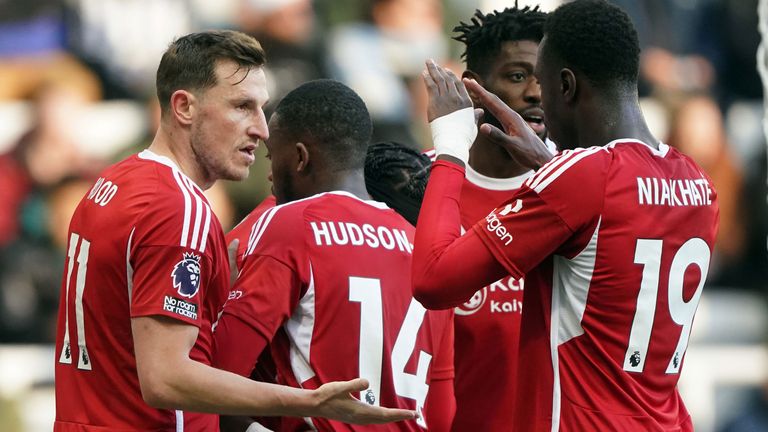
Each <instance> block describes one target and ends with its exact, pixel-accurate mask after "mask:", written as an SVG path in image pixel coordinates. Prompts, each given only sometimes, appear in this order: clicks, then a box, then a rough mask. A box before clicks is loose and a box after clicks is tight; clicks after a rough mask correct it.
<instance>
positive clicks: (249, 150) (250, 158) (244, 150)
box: [238, 143, 259, 165]
mask: <svg viewBox="0 0 768 432" xmlns="http://www.w3.org/2000/svg"><path fill="white" fill-rule="evenodd" d="M258 147H259V146H258V145H257V144H254V143H251V144H248V145H245V146H243V147H240V148H239V149H238V151H239V152H240V154H242V155H244V156H245V160H246V161H247V162H248V165H251V164H252V163H253V162H254V161H255V160H256V156H255V155H254V152H255V151H256V149H257V148H258Z"/></svg>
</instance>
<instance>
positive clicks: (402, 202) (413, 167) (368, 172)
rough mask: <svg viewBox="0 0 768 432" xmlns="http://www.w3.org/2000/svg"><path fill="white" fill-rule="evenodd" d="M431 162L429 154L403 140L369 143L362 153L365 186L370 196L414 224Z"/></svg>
mask: <svg viewBox="0 0 768 432" xmlns="http://www.w3.org/2000/svg"><path fill="white" fill-rule="evenodd" d="M431 165H432V162H431V161H430V159H429V157H427V156H426V155H424V154H422V153H419V152H417V151H415V150H413V149H411V148H409V147H406V146H405V145H403V144H398V143H396V142H391V141H387V142H381V143H377V144H372V145H371V146H369V147H368V153H367V154H366V157H365V187H366V189H368V193H369V194H370V195H371V197H372V198H373V199H375V200H376V201H381V202H384V203H386V204H387V205H389V207H391V208H392V209H394V210H395V211H397V212H398V213H400V214H401V215H402V216H403V217H404V218H405V219H406V220H408V221H409V222H411V224H413V225H416V219H418V211H419V208H420V207H421V201H422V199H423V198H424V191H425V190H426V188H427V180H429V170H430V167H431Z"/></svg>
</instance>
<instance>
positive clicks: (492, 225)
mask: <svg viewBox="0 0 768 432" xmlns="http://www.w3.org/2000/svg"><path fill="white" fill-rule="evenodd" d="M485 221H486V222H488V224H487V225H486V228H487V229H488V231H490V232H492V233H493V234H495V235H496V237H498V238H499V239H500V240H501V241H503V242H505V243H504V246H509V244H510V243H512V234H510V233H508V232H507V228H506V227H504V225H502V224H501V221H500V220H499V218H498V216H496V213H495V212H491V214H489V215H488V216H486V217H485Z"/></svg>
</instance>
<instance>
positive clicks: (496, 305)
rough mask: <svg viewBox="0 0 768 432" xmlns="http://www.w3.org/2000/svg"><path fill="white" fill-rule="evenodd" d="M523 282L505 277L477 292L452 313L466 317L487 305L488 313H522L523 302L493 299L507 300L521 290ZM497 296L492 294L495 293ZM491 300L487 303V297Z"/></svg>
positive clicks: (514, 299)
mask: <svg viewBox="0 0 768 432" xmlns="http://www.w3.org/2000/svg"><path fill="white" fill-rule="evenodd" d="M524 283H525V282H524V280H523V279H522V278H520V279H515V278H514V277H512V276H507V277H505V278H503V279H499V280H497V281H496V282H494V283H492V284H490V285H488V286H487V287H485V288H483V289H481V290H478V291H477V292H475V294H474V295H473V296H472V298H470V299H469V300H467V301H466V302H465V303H463V304H462V305H460V306H457V307H455V308H454V309H453V311H454V313H455V314H456V315H459V316H467V315H472V314H475V313H477V312H478V311H479V310H481V309H482V308H483V306H485V305H486V304H488V305H489V311H490V313H505V314H506V313H522V310H523V302H522V301H520V300H518V299H516V298H513V299H512V300H509V301H501V300H495V299H493V297H496V298H499V297H500V296H501V297H502V298H505V297H506V298H508V296H509V295H511V294H512V293H514V292H519V291H522V290H523V286H524ZM497 292H498V294H494V293H497ZM489 295H490V296H491V297H492V298H491V299H490V301H488V296H489Z"/></svg>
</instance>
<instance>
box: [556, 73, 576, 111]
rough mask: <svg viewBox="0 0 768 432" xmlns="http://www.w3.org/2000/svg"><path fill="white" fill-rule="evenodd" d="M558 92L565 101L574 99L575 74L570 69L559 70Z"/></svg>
mask: <svg viewBox="0 0 768 432" xmlns="http://www.w3.org/2000/svg"><path fill="white" fill-rule="evenodd" d="M560 93H561V94H562V95H563V100H565V103H571V102H573V101H574V99H576V75H575V74H574V73H573V71H572V70H570V69H567V68H566V69H562V70H561V71H560Z"/></svg>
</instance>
